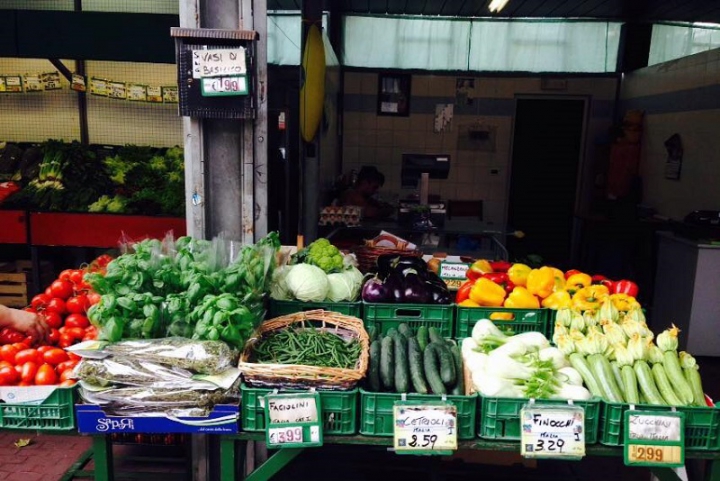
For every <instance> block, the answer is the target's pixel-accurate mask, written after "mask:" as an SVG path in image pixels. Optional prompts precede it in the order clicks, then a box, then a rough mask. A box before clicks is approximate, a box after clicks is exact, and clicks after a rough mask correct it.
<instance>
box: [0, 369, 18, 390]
mask: <svg viewBox="0 0 720 481" xmlns="http://www.w3.org/2000/svg"><path fill="white" fill-rule="evenodd" d="M18 381H20V376H18V373H17V371H16V370H15V368H14V367H12V366H5V367H0V386H12V385H13V384H17V382H18Z"/></svg>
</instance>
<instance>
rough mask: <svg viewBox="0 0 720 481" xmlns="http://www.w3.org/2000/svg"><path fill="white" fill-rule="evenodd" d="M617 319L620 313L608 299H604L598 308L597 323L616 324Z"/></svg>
mask: <svg viewBox="0 0 720 481" xmlns="http://www.w3.org/2000/svg"><path fill="white" fill-rule="evenodd" d="M619 317H620V313H619V312H618V308H617V307H615V304H614V303H613V301H612V300H611V299H610V298H608V299H605V300H604V301H603V303H602V306H600V311H598V319H599V321H600V322H601V323H602V321H604V320H608V321H611V322H613V323H616V322H618V318H619Z"/></svg>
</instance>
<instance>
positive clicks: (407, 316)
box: [363, 302, 455, 338]
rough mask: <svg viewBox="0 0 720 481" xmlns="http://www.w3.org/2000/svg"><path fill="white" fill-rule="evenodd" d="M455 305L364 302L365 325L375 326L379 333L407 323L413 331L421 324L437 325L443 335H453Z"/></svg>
mask: <svg viewBox="0 0 720 481" xmlns="http://www.w3.org/2000/svg"><path fill="white" fill-rule="evenodd" d="M454 311H455V306H454V305H453V304H388V303H370V302H365V303H364V304H363V321H364V323H365V327H370V326H375V327H376V328H377V330H378V334H385V333H386V332H387V331H388V330H389V329H390V328H393V327H394V328H396V329H397V327H398V326H399V325H400V324H402V323H405V324H407V325H408V326H410V328H412V330H413V331H417V328H418V327H420V326H426V327H436V328H437V329H438V330H439V331H440V334H441V335H442V336H443V337H448V338H450V337H452V335H453V320H454V315H453V314H454Z"/></svg>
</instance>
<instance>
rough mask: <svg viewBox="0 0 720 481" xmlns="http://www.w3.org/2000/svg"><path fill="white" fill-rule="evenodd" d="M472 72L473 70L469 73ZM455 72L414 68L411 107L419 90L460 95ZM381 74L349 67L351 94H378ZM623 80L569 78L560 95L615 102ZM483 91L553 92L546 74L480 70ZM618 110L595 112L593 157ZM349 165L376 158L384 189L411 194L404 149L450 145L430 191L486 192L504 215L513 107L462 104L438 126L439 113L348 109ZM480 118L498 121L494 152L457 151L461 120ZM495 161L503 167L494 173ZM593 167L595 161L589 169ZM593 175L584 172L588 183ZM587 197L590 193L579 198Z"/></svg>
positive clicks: (492, 213) (589, 145) (497, 215)
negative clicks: (488, 111) (447, 123)
mask: <svg viewBox="0 0 720 481" xmlns="http://www.w3.org/2000/svg"><path fill="white" fill-rule="evenodd" d="M468 77H469V76H468ZM455 81H456V77H455V76H440V75H413V76H412V85H411V96H412V97H411V101H410V102H411V111H412V102H413V99H416V98H417V97H427V96H431V97H445V99H444V100H443V101H444V102H446V103H454V101H455ZM377 86H378V75H377V74H376V73H369V72H346V73H345V93H346V95H353V94H361V95H369V96H376V95H377ZM616 87H617V81H616V80H615V79H611V78H572V79H568V89H567V90H566V91H564V92H560V93H559V94H560V95H572V96H587V97H588V98H590V99H591V100H592V101H604V102H606V103H607V102H612V101H613V100H614V98H615V94H616ZM475 92H476V97H482V98H489V99H513V98H515V96H517V95H523V94H530V95H547V94H549V93H553V92H543V91H542V90H541V89H540V79H539V78H537V77H527V78H498V77H492V78H475ZM610 117H611V112H608V113H607V115H606V116H605V117H603V118H594V117H593V118H590V119H589V122H588V125H587V132H586V161H587V163H589V164H591V163H592V162H593V161H594V155H595V150H596V149H595V148H594V142H595V140H596V139H597V138H598V137H600V136H602V134H604V133H605V132H606V131H607V130H608V127H609V126H610V124H611V118H610ZM344 121H345V124H344V127H345V128H344V132H343V135H344V137H343V171H344V172H346V173H347V172H350V171H351V170H352V169H359V168H360V167H361V166H362V165H375V166H377V167H378V169H379V170H380V171H381V172H383V173H384V174H385V178H386V182H385V186H384V187H383V189H382V194H383V195H384V196H386V197H388V198H390V199H394V198H397V197H405V196H407V194H408V193H409V192H411V191H409V190H403V189H400V162H401V156H402V154H403V153H410V152H412V153H444V154H449V155H450V156H451V159H452V161H451V162H452V163H451V168H450V174H449V176H448V179H447V180H431V181H430V193H431V194H438V195H440V196H441V197H442V198H443V199H446V200H447V199H456V200H482V201H483V215H484V219H485V220H486V221H488V222H493V223H499V224H502V223H504V218H505V210H506V203H507V191H508V186H507V184H508V173H509V167H510V155H511V144H512V126H513V118H512V115H502V116H498V115H492V116H491V115H479V116H478V115H458V113H457V107H456V111H455V116H454V118H453V121H452V127H451V128H450V130H449V131H445V132H440V133H435V132H434V131H433V121H434V115H433V114H429V113H423V114H411V115H410V116H409V117H383V116H378V115H377V114H376V113H375V111H372V112H357V111H348V110H347V109H346V110H345V112H344ZM475 121H480V122H482V123H484V124H487V125H492V126H496V127H497V134H496V145H495V151H494V152H478V151H458V150H457V140H458V128H457V126H458V125H459V124H467V123H471V122H475ZM491 169H496V170H497V171H498V173H497V174H496V175H491V174H490V171H491ZM587 171H588V172H590V173H592V169H591V168H589V169H587ZM589 183H590V181H589V180H588V181H586V180H583V185H586V184H589ZM580 203H581V204H585V203H586V201H585V200H583V199H580Z"/></svg>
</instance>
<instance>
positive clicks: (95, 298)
mask: <svg viewBox="0 0 720 481" xmlns="http://www.w3.org/2000/svg"><path fill="white" fill-rule="evenodd" d="M87 298H88V303H89V304H90V305H91V306H94V305H95V304H97V303H98V302H100V299H102V296H101V295H100V294H98V293H97V292H95V291H90V292H88V293H87Z"/></svg>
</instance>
